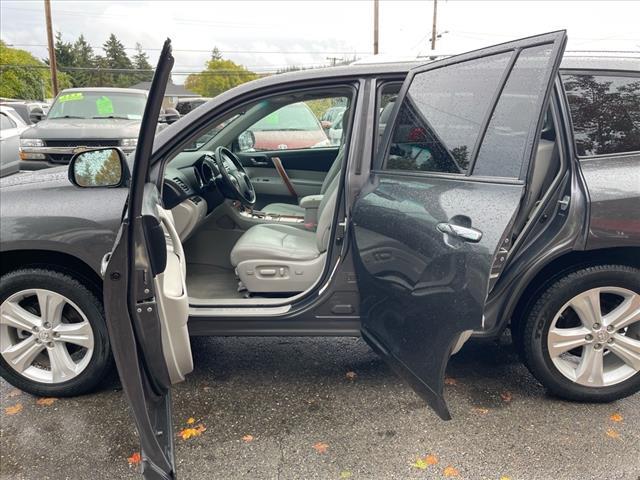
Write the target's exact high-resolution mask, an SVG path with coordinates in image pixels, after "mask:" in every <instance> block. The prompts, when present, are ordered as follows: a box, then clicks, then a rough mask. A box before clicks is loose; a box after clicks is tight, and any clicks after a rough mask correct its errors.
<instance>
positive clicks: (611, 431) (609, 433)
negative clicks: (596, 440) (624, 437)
mask: <svg viewBox="0 0 640 480" xmlns="http://www.w3.org/2000/svg"><path fill="white" fill-rule="evenodd" d="M607 437H610V438H620V432H618V431H617V430H614V429H613V428H610V429H609V430H607Z"/></svg>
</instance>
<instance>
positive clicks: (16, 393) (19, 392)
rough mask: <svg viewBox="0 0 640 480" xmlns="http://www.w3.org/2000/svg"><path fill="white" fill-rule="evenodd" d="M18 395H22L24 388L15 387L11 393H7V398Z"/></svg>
mask: <svg viewBox="0 0 640 480" xmlns="http://www.w3.org/2000/svg"><path fill="white" fill-rule="evenodd" d="M18 395H22V390H18V389H17V388H14V389H13V390H11V391H10V392H9V393H7V398H13V397H17V396H18Z"/></svg>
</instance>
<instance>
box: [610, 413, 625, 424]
mask: <svg viewBox="0 0 640 480" xmlns="http://www.w3.org/2000/svg"><path fill="white" fill-rule="evenodd" d="M609 418H610V419H611V421H612V422H621V421H622V415H620V414H619V413H618V412H616V413H614V414H613V415H611V416H610V417H609Z"/></svg>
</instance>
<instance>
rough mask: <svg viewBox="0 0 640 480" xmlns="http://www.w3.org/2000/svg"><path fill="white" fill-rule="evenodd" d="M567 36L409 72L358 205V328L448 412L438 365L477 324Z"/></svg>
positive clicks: (505, 241)
mask: <svg viewBox="0 0 640 480" xmlns="http://www.w3.org/2000/svg"><path fill="white" fill-rule="evenodd" d="M565 43H566V34H565V32H564V31H560V32H553V33H549V34H544V35H539V36H535V37H530V38H525V39H522V40H517V41H514V42H510V43H505V44H501V45H496V46H493V47H489V48H485V49H482V50H477V51H474V52H471V53H467V54H463V55H459V56H456V57H451V58H448V59H445V60H442V61H439V62H434V63H430V64H428V65H425V66H422V67H419V68H417V69H415V70H413V71H411V72H410V74H409V75H408V77H407V79H406V81H405V83H404V85H403V87H402V90H401V91H400V94H399V96H398V99H397V101H396V102H395V105H394V110H393V112H392V114H391V119H390V121H389V122H388V124H387V128H386V130H385V134H384V138H383V140H382V143H381V148H380V150H379V151H378V155H377V157H376V158H375V159H374V162H373V165H372V172H371V175H370V179H371V180H370V182H369V184H368V185H366V186H365V187H364V188H363V191H362V192H361V194H360V196H359V198H358V199H357V200H356V202H355V204H354V208H353V211H352V227H353V228H352V229H351V231H352V234H353V239H354V241H355V248H354V249H353V252H354V253H353V255H354V260H355V264H356V269H357V276H358V284H359V290H360V295H361V315H362V335H363V337H364V338H365V340H366V341H367V342H368V343H369V344H370V345H371V346H372V347H373V348H374V349H375V350H376V351H377V352H378V353H380V354H381V355H382V356H383V357H384V358H385V359H386V360H387V361H388V362H389V363H390V364H391V365H392V366H393V367H394V369H395V370H397V371H398V372H400V373H401V374H403V376H405V377H406V378H407V379H408V380H409V382H410V383H411V385H412V386H413V388H414V389H415V390H416V392H417V393H418V394H419V395H421V396H422V397H423V398H424V399H425V400H426V401H427V403H428V404H429V405H431V407H433V409H434V410H435V411H436V412H437V414H438V415H439V416H440V417H441V418H443V419H449V418H450V414H449V411H448V408H447V405H446V403H445V401H444V398H443V385H444V373H445V368H446V365H447V362H448V359H449V357H450V355H451V354H452V352H454V350H455V351H457V349H458V348H459V347H461V346H462V344H463V343H464V341H465V340H466V339H467V338H468V336H469V335H470V334H471V332H472V331H479V330H482V329H483V326H484V325H483V309H484V304H485V300H486V298H487V294H488V291H489V285H490V281H491V280H493V281H495V280H496V279H497V278H498V277H499V275H500V272H501V271H502V268H503V266H504V265H503V263H502V262H503V260H504V258H505V256H504V255H502V254H501V253H502V252H505V251H507V250H508V249H509V247H510V245H511V243H510V242H512V241H513V236H512V233H513V232H512V231H511V229H512V225H513V221H514V219H515V218H516V215H518V214H522V213H523V212H519V209H520V204H521V200H522V198H523V195H524V192H525V189H526V179H527V172H528V166H529V163H530V160H531V158H532V156H533V152H534V151H535V149H536V147H537V144H538V140H539V137H540V127H541V124H542V119H543V116H544V113H545V108H546V106H547V105H548V102H549V96H550V92H551V88H552V84H553V80H554V78H555V77H556V75H557V71H558V66H559V63H560V59H561V57H562V53H563V51H564V45H565ZM498 160H499V161H498ZM496 165H501V167H500V168H499V169H496V168H495V166H496ZM525 213H526V212H525Z"/></svg>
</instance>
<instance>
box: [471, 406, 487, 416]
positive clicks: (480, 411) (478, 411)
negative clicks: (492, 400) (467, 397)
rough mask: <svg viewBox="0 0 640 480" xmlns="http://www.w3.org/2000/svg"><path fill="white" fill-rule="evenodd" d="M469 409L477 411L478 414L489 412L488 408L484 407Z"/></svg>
mask: <svg viewBox="0 0 640 480" xmlns="http://www.w3.org/2000/svg"><path fill="white" fill-rule="evenodd" d="M471 411H472V412H474V413H477V414H478V415H486V414H487V413H489V409H488V408H484V407H473V408H472V409H471Z"/></svg>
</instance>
